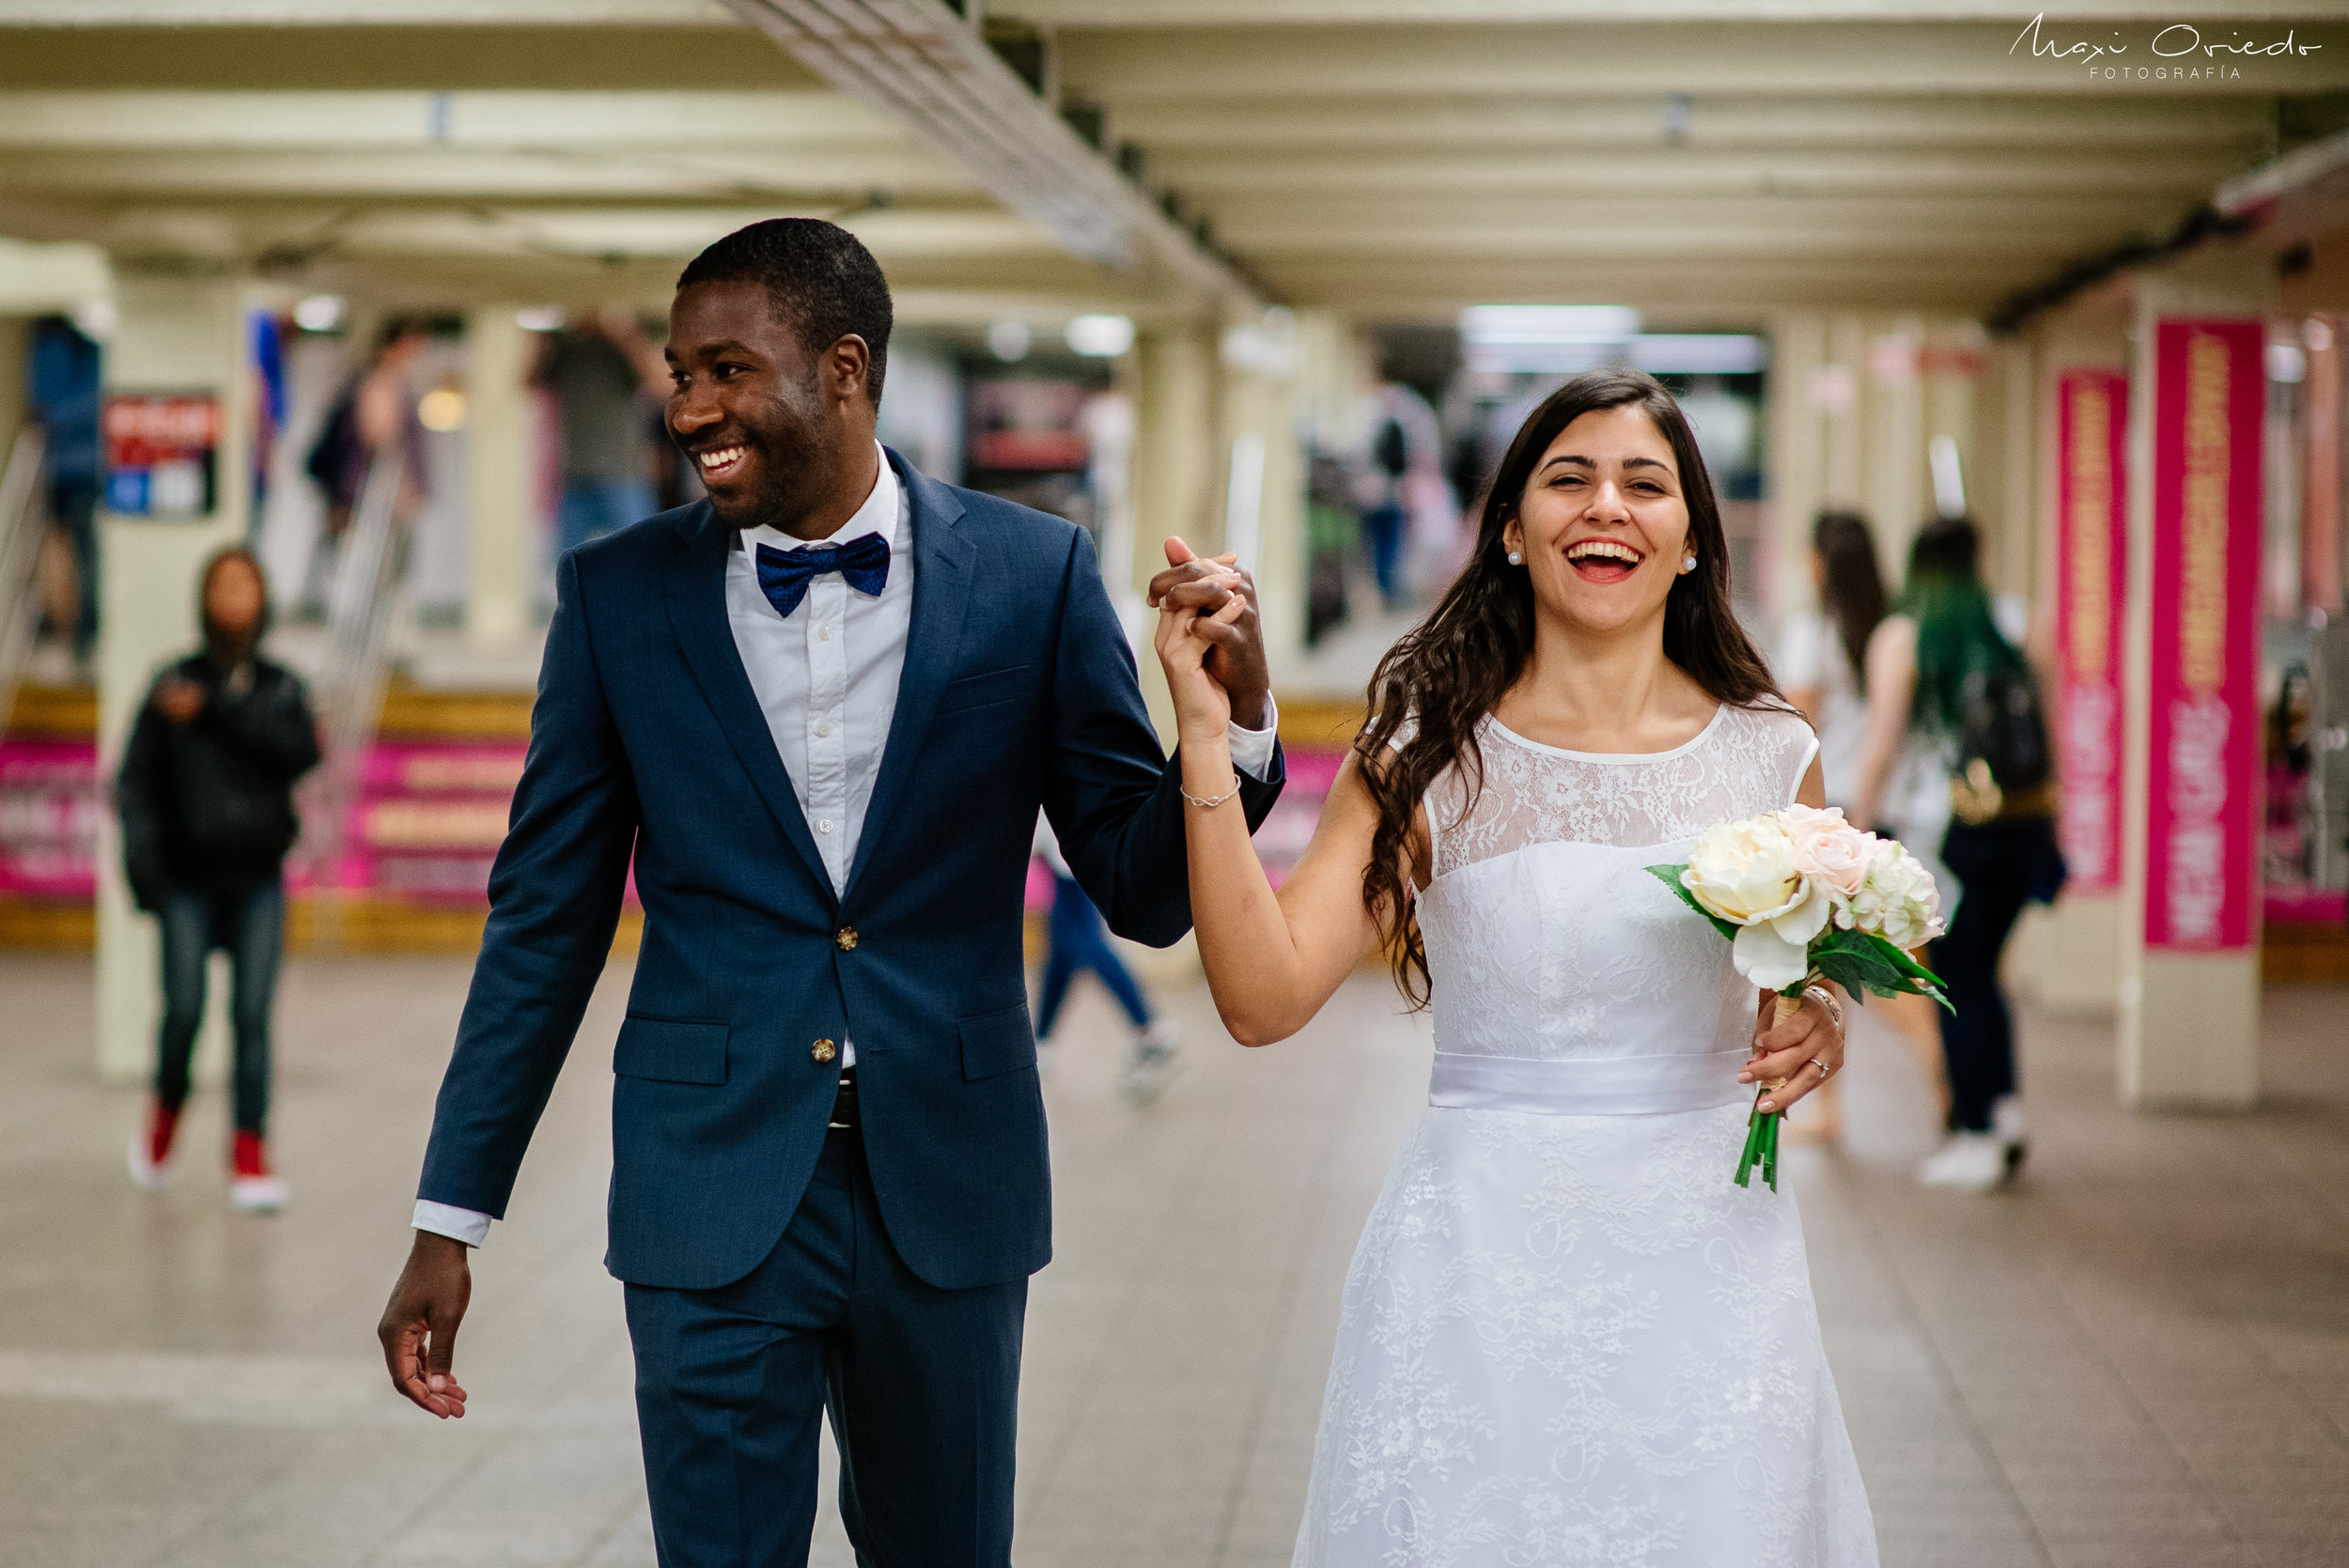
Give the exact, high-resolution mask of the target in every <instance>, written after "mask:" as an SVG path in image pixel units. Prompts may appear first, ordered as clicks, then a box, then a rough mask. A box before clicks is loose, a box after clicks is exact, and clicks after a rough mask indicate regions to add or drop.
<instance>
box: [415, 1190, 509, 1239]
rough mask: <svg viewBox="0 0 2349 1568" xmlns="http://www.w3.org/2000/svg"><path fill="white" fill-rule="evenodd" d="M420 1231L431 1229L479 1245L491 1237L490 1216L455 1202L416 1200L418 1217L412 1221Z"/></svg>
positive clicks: (450, 1237)
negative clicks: (464, 1207)
mask: <svg viewBox="0 0 2349 1568" xmlns="http://www.w3.org/2000/svg"><path fill="white" fill-rule="evenodd" d="M411 1223H412V1224H413V1225H414V1226H415V1228H416V1229H417V1230H419V1231H430V1232H431V1233H432V1234H434V1235H444V1236H447V1237H448V1238H449V1239H450V1240H452V1241H461V1242H463V1243H464V1244H465V1245H466V1246H468V1247H478V1246H480V1245H481V1244H482V1243H483V1242H485V1241H487V1240H489V1239H490V1217H489V1216H488V1215H486V1214H483V1213H481V1212H480V1211H478V1210H476V1209H460V1208H459V1207H458V1206H457V1205H456V1204H454V1203H427V1202H426V1201H425V1200H424V1199H422V1198H419V1199H417V1200H416V1218H415V1219H413V1220H412V1221H411Z"/></svg>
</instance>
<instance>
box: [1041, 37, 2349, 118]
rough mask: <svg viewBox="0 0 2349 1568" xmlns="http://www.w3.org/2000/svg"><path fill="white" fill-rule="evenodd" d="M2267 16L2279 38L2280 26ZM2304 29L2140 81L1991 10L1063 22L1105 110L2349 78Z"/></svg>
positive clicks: (2257, 85) (2082, 88)
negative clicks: (2164, 77) (2066, 51)
mask: <svg viewBox="0 0 2349 1568" xmlns="http://www.w3.org/2000/svg"><path fill="white" fill-rule="evenodd" d="M2272 31H2273V32H2274V34H2275V36H2277V37H2279V38H2280V37H2281V35H2282V33H2283V31H2284V29H2283V28H2282V27H2280V26H2279V27H2276V28H2274V29H2273V30H2272ZM2260 36H2262V37H2265V36H2266V30H2263V31H2262V32H2261V35H2260ZM2297 37H2298V40H2299V43H2300V44H2301V45H2303V46H2308V47H2311V48H2313V49H2315V51H2316V52H2315V53H2313V54H2307V55H2295V56H2293V57H2291V58H2288V59H2286V58H2267V57H2261V58H2255V59H2234V58H2232V57H2229V58H2227V59H2225V60H2221V61H2208V60H2201V59H2196V60H2194V61H2191V62H2186V61H2178V62H2172V64H2175V65H2178V66H2186V65H2189V64H2190V65H2191V66H2192V68H2193V69H2196V70H2205V71H2208V72H2210V73H2211V74H2210V75H2208V76H2207V77H2205V78H2203V79H2200V80H2194V79H2189V80H2188V81H2185V82H2172V81H2161V82H2155V81H2152V80H2148V81H2145V82H2143V83H2138V82H2135V81H2131V82H2126V83H2123V82H2120V81H2114V82H2110V83H2106V82H2103V81H2092V80H2090V78H2089V72H2088V70H2087V69H2086V68H2084V67H2082V66H2080V65H2077V64H2075V63H2071V62H2069V61H2065V60H2061V59H2049V58H2033V57H2032V56H2031V54H2030V52H2029V51H2028V49H2024V50H2019V51H2013V52H2011V50H2012V46H2013V45H2014V42H2015V39H2014V34H2013V30H2012V29H2010V28H2008V27H2006V26H2005V25H2004V24H2003V23H1996V24H1994V23H1907V24H1894V23H1846V24H1837V25H1828V24H1822V23H1774V22H1763V21H1755V22H1739V23H1712V24H1708V25H1707V26H1705V27H1704V28H1703V30H1701V31H1694V32H1691V31H1688V30H1686V29H1681V28H1676V27H1658V26H1644V25H1640V24H1638V23H1591V24H1587V25H1565V24H1553V25H1525V24H1501V23H1468V24H1454V25H1448V26H1434V25H1430V26H1417V27H1401V26H1396V27H1301V26H1271V25H1266V26H1251V27H1225V28H1189V29H1177V28H1130V29H1114V30H1102V31H1094V32H1082V31H1072V32H1068V33H1066V34H1063V35H1062V36H1061V41H1060V62H1061V72H1062V80H1063V82H1064V84H1065V85H1066V87H1067V88H1068V89H1070V90H1072V91H1078V92H1083V93H1088V94H1091V95H1092V96H1094V97H1096V98H1098V99H1100V100H1101V101H1104V102H1106V103H1108V104H1110V105H1111V107H1112V109H1117V108H1119V107H1122V106H1123V105H1126V104H1128V103H1139V102H1142V101H1147V100H1150V99H1167V98H1188V99H1198V98H1206V97H1223V98H1235V97H1262V98H1268V99H1274V100H1294V99H1300V98H1315V97H1330V96H1338V95H1346V96H1356V97H1377V96H1381V95H1390V94H1391V95H1394V96H1397V97H1401V98H1409V97H1412V96H1414V95H1418V94H1423V93H1425V92H1426V91H1427V89H1428V87H1429V85H1431V84H1446V85H1456V88H1457V90H1468V91H1476V92H1484V93H1495V94H1510V95H1549V96H1552V97H1562V98H1563V97H1571V96H1573V95H1575V94H1578V93H1582V92H1603V93H1606V94H1608V95H1610V96H1616V97H1620V96H1623V95H1626V94H1632V93H1641V92H1652V93H1688V94H1703V93H1724V94H1735V95H1738V96H1741V97H1747V98H1752V97H1759V96H1777V97H1792V98H1810V97H1812V96H1815V95H1818V94H1830V95H1835V96H1839V97H1849V96H1857V95H1861V94H1866V95H1871V96H1877V97H1881V96H1885V95H1891V94H1924V95H1930V96H1947V95H1952V94H1982V93H1998V94H2017V95H2022V96H2027V97H2028V96H2034V95H2057V94H2061V95H2083V94H2085V95H2102V96H2111V97H2130V96H2157V97H2159V98H2161V99H2164V100H2171V101H2174V100H2177V99H2179V98H2182V97H2184V96H2186V94H2188V93H2189V92H2191V93H2193V94H2195V95H2197V96H2214V97H2231V96H2244V95H2262V94H2276V93H2320V92H2334V91H2339V90H2341V89H2342V88H2343V87H2349V25H2344V24H2342V23H2312V24H2310V25H2306V26H2300V27H2298V28H2297ZM2131 58H2132V63H2134V62H2135V61H2139V60H2143V59H2146V58H2148V56H2145V55H2138V56H2134V57H2131ZM2148 69H2150V68H2148ZM2164 69H2167V67H2165V68H2164ZM2222 73H2223V74H2222Z"/></svg>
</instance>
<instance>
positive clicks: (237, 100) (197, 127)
mask: <svg viewBox="0 0 2349 1568" xmlns="http://www.w3.org/2000/svg"><path fill="white" fill-rule="evenodd" d="M0 37H5V35H4V34H0ZM762 143H766V144H772V143H788V144H790V145H792V146H794V147H800V146H815V147H840V146H848V147H859V146H863V147H876V146H878V147H908V146H910V138H909V137H908V136H907V135H906V133H905V132H903V131H902V130H900V129H899V128H898V127H897V125H896V124H895V122H894V121H893V120H891V119H890V118H889V117H888V116H885V115H881V114H879V113H877V112H875V111H874V110H871V109H869V108H867V107H865V106H864V105H863V104H862V103H859V102H856V101H854V100H852V99H844V98H842V97H841V96H840V95H839V94H838V93H834V92H827V91H824V90H821V89H802V90H798V91H788V90H786V91H769V92H625V91H622V92H600V91H551V90H536V89H524V90H515V91H504V92H501V91H471V92H317V91H307V90H302V89H288V90H286V91H280V92H260V91H218V92H200V91H187V90H176V91H175V90H171V89H151V88H128V87H125V88H115V89H110V90H107V89H92V90H85V91H78V92H74V91H67V92H55V91H47V92H44V91H37V90H35V91H27V90H16V91H8V90H6V89H0V145H5V146H8V147H182V148H195V147H243V148H253V149H263V148H272V147H283V148H294V149H300V150H303V151H312V150H319V149H324V148H337V147H579V146H583V145H584V146H593V147H680V146H691V147H711V146H724V147H755V146H758V145H760V144H762Z"/></svg>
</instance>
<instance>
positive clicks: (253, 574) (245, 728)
mask: <svg viewBox="0 0 2349 1568" xmlns="http://www.w3.org/2000/svg"><path fill="white" fill-rule="evenodd" d="M198 605H199V613H200V614H201V617H202V621H203V627H204V651H203V652H201V653H197V654H192V655H190V656H189V657H188V658H186V659H183V660H179V662H178V663H176V664H174V665H172V666H171V667H170V668H169V669H166V670H165V671H163V674H162V675H158V676H157V677H156V678H155V685H154V688H153V690H152V691H149V692H148V700H147V702H146V703H145V704H144V705H143V706H141V707H140V709H139V716H138V721H137V722H136V723H135V724H134V725H133V726H132V731H131V744H130V746H129V747H128V749H127V750H126V751H125V752H124V753H123V758H122V773H121V777H120V779H119V780H118V781H117V792H116V799H117V805H118V809H119V810H120V812H121V815H122V856H123V869H124V872H125V874H126V875H127V877H128V878H129V880H130V883H131V895H132V898H133V899H134V900H135V901H136V902H137V904H138V907H139V908H142V909H145V910H147V911H148V912H149V913H151V914H153V915H154V916H155V918H156V922H157V924H159V925H160V926H161V927H162V932H163V1028H162V1031H161V1039H160V1041H159V1043H158V1048H157V1053H156V1065H155V1101H154V1105H153V1107H152V1108H151V1110H149V1113H148V1124H147V1126H146V1128H145V1130H144V1131H143V1132H141V1133H138V1134H134V1135H133V1136H132V1141H131V1156H130V1158H131V1175H132V1179H133V1180H135V1181H136V1182H138V1183H139V1185H140V1186H142V1187H148V1188H160V1187H162V1186H163V1185H165V1184H166V1183H167V1182H168V1181H169V1180H170V1179H171V1174H172V1139H173V1135H174V1134H175V1133H176V1132H177V1131H178V1129H179V1110H180V1108H181V1107H182V1106H183V1105H184V1104H185V1103H186V1102H187V1097H188V1059H189V1056H190V1054H191V1053H192V1052H193V1051H194V1048H195V1035H196V1029H197V1027H198V1025H199V1024H200V1023H201V1022H202V1021H203V1017H204V970H205V964H206V961H207V960H208V959H209V958H210V955H211V953H212V950H213V949H215V948H220V949H225V950H226V952H227V954H228V956H229V963H230V972H231V975H232V978H233V981H234V991H233V995H232V1001H231V1008H230V1011H231V1013H232V1015H233V1017H234V1019H235V1023H236V1036H237V1066H236V1090H235V1109H236V1123H237V1133H236V1141H235V1145H234V1149H233V1153H232V1156H231V1170H230V1184H229V1196H230V1200H231V1201H232V1202H233V1203H235V1204H236V1205H237V1206H238V1207H239V1208H251V1209H272V1208H275V1207H277V1206H278V1205H279V1204H281V1203H284V1202H285V1201H286V1184H285V1182H284V1180H283V1179H282V1178H280V1177H279V1176H278V1175H277V1174H276V1173H275V1172H273V1171H272V1168H271V1166H270V1161H269V1150H268V1144H267V1142H266V1137H267V1124H268V1119H269V1090H270V1044H269V1015H270V1001H271V997H272V993H273V992H274V991H275V989H276V986H277V958H278V954H279V952H280V950H281V948H282V947H283V945H284V939H285V914H286V895H285V886H284V880H283V872H284V865H285V859H286V851H287V850H288V849H289V848H291V847H292V846H293V842H294V835H295V833H296V831H298V829H299V824H298V823H297V821H296V820H295V817H294V808H293V784H294V781H295V780H296V779H298V778H300V777H301V776H302V775H303V774H304V773H306V772H308V771H309V770H310V768H313V767H315V766H316V765H317V763H318V760H319V741H318V726H317V724H316V723H315V722H314V721H313V720H312V718H311V715H310V705H309V702H308V700H307V698H305V697H304V696H303V690H302V682H301V681H300V680H299V679H298V678H296V677H295V675H293V673H292V672H291V671H289V670H288V669H286V668H285V667H284V666H283V665H281V664H276V663H273V662H272V661H271V660H266V659H263V658H261V657H260V656H259V654H258V653H257V651H256V650H257V648H258V646H259V644H260V641H261V633H262V632H263V631H264V630H265V629H267V627H268V620H269V592H268V586H267V584H266V582H264V581H263V579H262V576H261V565H260V563H259V562H258V561H257V560H255V559H254V556H253V553H252V551H248V550H244V549H241V548H239V549H231V550H224V551H221V552H220V553H219V554H217V555H215V556H213V557H212V559H211V561H210V563H209V564H208V565H207V566H206V567H205V568H204V578H203V588H202V591H201V595H200V597H199V599H198Z"/></svg>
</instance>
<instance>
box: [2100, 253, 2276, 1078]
mask: <svg viewBox="0 0 2349 1568" xmlns="http://www.w3.org/2000/svg"><path fill="white" fill-rule="evenodd" d="M2229 260H2230V258H2228V257H2226V256H2223V255H2222V256H2215V257H2213V258H2211V259H2210V260H2207V261H2202V262H2201V263H2200V264H2199V265H2198V266H2197V267H2196V268H2195V270H2194V271H2192V272H2185V271H2183V270H2182V271H2181V272H2176V273H2172V274H2170V276H2167V277H2157V278H2152V279H2148V280H2146V281H2145V282H2144V283H2143V284H2142V285H2141V286H2140V287H2139V295H2138V305H2137V316H2136V322H2135V331H2134V333H2133V344H2132V348H2133V353H2134V365H2133V375H2132V380H2133V383H2134V387H2135V389H2136V392H2137V396H2135V397H2134V398H2133V399H2132V410H2131V412H2132V419H2131V426H2130V431H2129V435H2130V443H2129V492H2130V493H2129V525H2130V526H2129V545H2130V561H2129V619H2128V642H2127V671H2128V679H2127V689H2126V691H2127V695H2126V721H2127V727H2126V735H2127V741H2126V746H2127V767H2126V768H2125V771H2124V778H2125V781H2126V782H2125V805H2126V809H2125V812H2124V815H2123V831H2124V846H2125V847H2124V852H2123V868H2124V869H2123V895H2122V901H2121V986H2120V992H2121V1009H2120V1031H2119V1060H2118V1063H2117V1067H2118V1079H2119V1086H2120V1092H2121V1096H2122V1098H2123V1101H2124V1102H2126V1103H2128V1104H2130V1105H2136V1106H2147V1107H2169V1106H2181V1107H2201V1108H2209V1109H2219V1110H2236V1109H2242V1108H2245V1107H2248V1106H2249V1105H2250V1104H2251V1103H2252V1102H2253V1100H2254V1099H2255V1098H2256V1097H2257V1095H2258V1090H2259V1011H2260V969H2259V938H2260V929H2259V923H2260V910H2259V906H2258V893H2259V881H2258V876H2259V845H2258V834H2259V830H2260V812H2259V791H2260V782H2259V767H2260V733H2259V725H2260V713H2259V697H2258V686H2257V676H2258V670H2257V665H2258V660H2259V624H2258V616H2259V606H2260V591H2259V586H2260V585H2259V575H2260V572H2259V567H2260V544H2261V533H2262V528H2261V484H2262V477H2263V476H2262V469H2263V462H2262V428H2263V411H2264V406H2265V396H2266V382H2265V373H2264V369H2263V363H2264V349H2265V342H2266V328H2265V324H2264V322H2263V319H2262V318H2261V316H2260V314H2259V312H2260V311H2261V309H2262V307H2263V304H2264V303H2265V301H2264V297H2263V291H2262V289H2261V287H2260V284H2259V282H2258V281H2257V279H2258V274H2257V273H2256V272H2252V271H2251V269H2250V268H2249V266H2248V263H2235V265H2236V266H2238V267H2240V268H2241V269H2242V270H2241V272H2238V273H2237V274H2235V275H2233V276H2230V275H2229V272H2228V266H2229Z"/></svg>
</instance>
